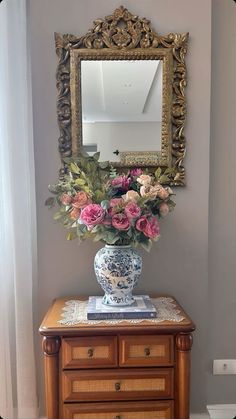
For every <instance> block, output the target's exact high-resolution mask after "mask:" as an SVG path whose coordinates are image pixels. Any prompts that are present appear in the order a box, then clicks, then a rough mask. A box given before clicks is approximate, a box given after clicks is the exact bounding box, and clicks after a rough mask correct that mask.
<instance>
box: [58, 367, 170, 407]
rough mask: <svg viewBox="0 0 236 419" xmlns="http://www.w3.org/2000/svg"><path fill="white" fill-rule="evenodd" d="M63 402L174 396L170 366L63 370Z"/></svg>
mask: <svg viewBox="0 0 236 419" xmlns="http://www.w3.org/2000/svg"><path fill="white" fill-rule="evenodd" d="M62 398H63V401H66V402H69V401H87V400H89V401H106V400H147V399H168V398H169V399H171V398H173V369H172V368H155V369H151V370H150V369H146V368H145V369H142V370H141V369H140V370H135V369H133V370H130V369H126V370H125V369H123V370H112V369H111V370H94V371H92V372H91V371H83V370H81V371H63V372H62Z"/></svg>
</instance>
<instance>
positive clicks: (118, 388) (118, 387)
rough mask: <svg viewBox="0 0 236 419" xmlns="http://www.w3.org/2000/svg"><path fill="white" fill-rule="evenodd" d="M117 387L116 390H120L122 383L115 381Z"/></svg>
mask: <svg viewBox="0 0 236 419" xmlns="http://www.w3.org/2000/svg"><path fill="white" fill-rule="evenodd" d="M115 389H116V391H120V383H115Z"/></svg>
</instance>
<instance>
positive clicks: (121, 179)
mask: <svg viewBox="0 0 236 419" xmlns="http://www.w3.org/2000/svg"><path fill="white" fill-rule="evenodd" d="M130 182H131V178H128V177H127V176H124V175H123V176H118V177H116V178H115V179H112V181H111V184H112V186H114V187H115V188H119V189H122V190H124V191H127V190H128V189H129V186H130Z"/></svg>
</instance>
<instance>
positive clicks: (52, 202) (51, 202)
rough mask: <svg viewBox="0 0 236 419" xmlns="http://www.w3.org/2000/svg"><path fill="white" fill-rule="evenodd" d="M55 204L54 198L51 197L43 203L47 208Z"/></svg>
mask: <svg viewBox="0 0 236 419" xmlns="http://www.w3.org/2000/svg"><path fill="white" fill-rule="evenodd" d="M55 203H56V199H55V198H53V197H52V196H51V197H50V198H47V199H46V201H45V205H46V206H47V207H48V208H52V207H54V205H55Z"/></svg>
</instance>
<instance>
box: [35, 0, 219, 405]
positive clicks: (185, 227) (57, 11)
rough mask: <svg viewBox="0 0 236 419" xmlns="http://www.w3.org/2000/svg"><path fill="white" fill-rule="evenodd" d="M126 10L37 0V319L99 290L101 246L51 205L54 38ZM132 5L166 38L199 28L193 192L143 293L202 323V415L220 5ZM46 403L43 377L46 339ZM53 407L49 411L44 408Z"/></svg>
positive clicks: (198, 372)
mask: <svg viewBox="0 0 236 419" xmlns="http://www.w3.org/2000/svg"><path fill="white" fill-rule="evenodd" d="M119 5H120V0H119V1H118V0H109V1H108V0H96V1H95V0H67V1H65V0H50V1H48V0H40V1H38V0H30V2H29V23H30V38H31V53H32V79H33V112H34V135H35V160H36V161H35V164H36V187H37V208H38V261H39V284H38V307H39V309H38V312H37V313H36V312H35V317H36V319H37V320H36V323H37V324H39V322H40V321H41V319H42V316H43V314H44V313H45V311H46V309H47V308H48V306H49V305H50V303H51V300H52V299H54V298H55V297H59V296H64V295H76V294H95V293H99V292H100V289H99V287H98V286H97V285H96V282H95V279H94V273H93V268H92V266H93V258H94V254H95V252H96V251H97V249H98V248H99V245H95V244H93V243H92V242H86V243H84V244H82V245H81V246H80V247H79V246H78V244H77V243H76V242H75V241H74V242H72V243H70V242H67V241H66V239H65V237H66V232H65V231H64V230H63V227H61V226H60V225H58V224H55V223H54V222H53V219H52V213H51V212H49V211H48V210H47V209H46V208H45V207H44V200H45V198H46V197H47V196H48V192H47V185H48V184H49V183H53V182H54V181H55V180H56V178H57V171H58V167H59V157H58V154H57V138H58V128H57V120H56V96H57V92H56V84H55V70H56V65H57V57H56V55H55V50H54V40H53V32H54V31H57V32H62V33H66V32H67V33H68V32H71V33H75V34H78V35H80V34H81V35H82V34H83V33H85V32H86V31H87V30H88V28H90V27H91V23H92V21H93V20H94V19H95V18H97V17H100V16H101V17H103V16H105V15H107V14H109V13H110V12H112V11H113V10H114V9H115V8H116V7H117V6H119ZM125 6H126V7H127V8H129V9H130V10H131V12H132V11H133V12H134V13H135V14H138V15H139V16H140V17H143V16H146V17H147V18H150V19H151V20H152V25H153V27H154V28H155V30H156V31H158V32H159V33H160V34H165V33H168V32H185V31H189V32H190V48H189V53H188V56H187V66H188V74H189V76H188V79H189V87H188V91H187V99H188V124H187V127H186V137H187V141H188V152H187V157H186V169H187V182H188V184H187V186H186V188H182V189H181V188H179V189H177V191H176V192H177V196H176V202H177V207H176V210H175V212H174V213H173V214H172V215H171V216H170V217H169V218H168V219H166V220H164V221H163V222H162V224H161V233H162V238H161V240H160V241H159V243H158V244H156V245H155V246H154V248H153V250H152V252H151V253H150V254H144V266H143V276H142V280H141V281H140V285H139V291H144V290H145V292H147V293H151V292H163V293H168V294H173V295H175V297H176V298H177V299H178V300H179V302H180V303H181V304H182V305H183V306H184V308H185V309H186V310H187V311H188V312H189V314H190V315H191V317H192V318H193V319H194V321H195V322H196V324H197V332H196V334H195V342H194V347H193V356H192V410H193V411H200V410H203V409H204V406H205V405H206V372H205V371H206V369H207V356H206V336H207V321H206V319H207V307H208V297H207V292H208V189H209V145H210V84H211V0H198V1H197V2H196V1H195V0H178V1H176V0H145V1H144V0H126V1H125ZM37 350H38V354H37V362H38V376H39V381H40V400H41V406H43V402H42V400H43V374H42V357H41V348H40V339H39V338H38V340H37ZM42 411H43V408H42Z"/></svg>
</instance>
